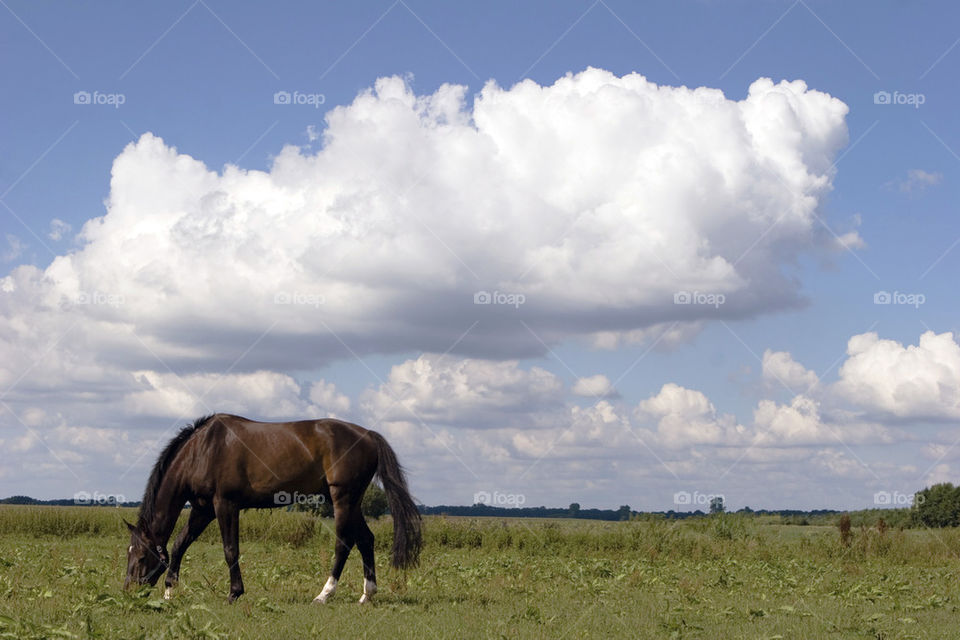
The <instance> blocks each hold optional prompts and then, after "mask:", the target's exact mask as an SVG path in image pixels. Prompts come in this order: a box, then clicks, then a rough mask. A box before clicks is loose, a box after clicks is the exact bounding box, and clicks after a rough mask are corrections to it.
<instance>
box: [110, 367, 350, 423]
mask: <svg viewBox="0 0 960 640" xmlns="http://www.w3.org/2000/svg"><path fill="white" fill-rule="evenodd" d="M133 375H134V378H135V379H136V380H137V382H138V383H139V384H140V386H141V387H142V390H140V391H134V392H131V393H129V394H127V395H126V396H125V398H124V405H125V408H126V410H127V411H129V412H130V413H131V414H134V415H143V416H164V417H171V416H172V417H174V418H176V417H179V416H199V415H200V414H204V413H212V412H214V411H222V412H226V413H236V414H240V415H251V416H262V417H265V418H277V419H281V418H284V419H299V418H311V417H312V418H323V417H327V416H328V415H329V413H330V411H334V412H336V411H341V412H346V411H349V409H350V401H349V399H348V398H347V397H346V396H344V395H342V394H340V393H338V392H337V390H336V387H335V386H334V385H333V384H332V383H327V382H324V381H322V380H321V381H319V382H316V383H314V384H313V385H312V386H311V388H310V392H309V398H308V399H305V398H304V397H303V395H304V393H303V390H302V389H301V386H300V385H299V384H298V383H297V381H296V380H294V379H293V378H292V377H290V376H288V375H286V374H282V373H277V372H274V371H255V372H251V373H236V374H189V375H184V376H178V375H176V374H173V373H158V372H156V371H138V372H135V373H134V374H133Z"/></svg>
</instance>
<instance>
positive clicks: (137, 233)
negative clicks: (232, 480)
mask: <svg viewBox="0 0 960 640" xmlns="http://www.w3.org/2000/svg"><path fill="white" fill-rule="evenodd" d="M846 112H847V108H846V106H845V105H844V104H843V103H842V102H840V101H839V100H837V99H835V98H832V97H830V96H828V95H826V94H823V93H820V92H817V91H813V90H809V89H808V88H807V86H806V85H805V84H804V83H803V82H802V81H794V82H781V83H779V84H774V83H773V82H771V81H770V80H766V79H761V80H757V81H756V82H754V83H753V85H752V86H751V87H750V89H749V93H748V96H747V97H746V98H745V99H744V100H741V101H734V100H730V99H727V98H726V97H725V96H724V95H723V94H722V93H721V92H720V91H718V90H714V89H707V88H699V89H688V88H686V87H679V88H677V87H669V86H658V85H655V84H653V83H650V82H648V81H647V80H646V79H645V78H643V77H642V76H640V75H637V74H631V75H627V76H624V77H616V76H614V75H613V74H610V73H608V72H606V71H602V70H598V69H588V70H587V71H584V72H582V73H579V74H576V75H568V76H566V77H564V78H561V79H560V80H558V81H557V82H556V83H555V84H554V85H552V86H540V85H537V84H536V83H534V82H532V81H529V80H528V81H524V82H522V83H520V84H518V85H516V86H514V87H512V88H509V89H504V88H501V87H498V86H497V85H496V84H494V83H489V84H488V85H487V86H485V87H484V88H483V90H482V91H481V92H480V94H479V95H478V96H477V97H476V99H475V100H474V102H473V104H472V105H469V104H467V102H466V100H465V88H464V87H460V86H451V85H444V86H442V87H441V88H440V89H438V90H437V91H436V92H435V93H434V94H432V95H427V96H417V95H415V94H414V93H413V91H412V89H411V88H410V86H409V85H407V84H406V83H405V82H404V80H402V79H400V78H396V77H393V78H382V79H380V80H378V81H377V82H376V85H375V88H374V89H372V90H369V91H365V92H363V93H362V94H360V95H359V96H358V97H357V98H356V100H355V101H354V102H353V103H352V104H350V105H348V106H342V107H337V108H335V109H333V110H331V111H330V112H329V114H328V115H327V128H326V130H325V133H324V145H323V148H322V149H321V150H320V151H318V152H316V153H303V152H301V151H300V150H299V149H297V148H295V147H286V148H284V149H283V151H282V152H281V153H280V154H279V155H278V156H277V157H276V158H275V160H274V163H273V166H272V168H271V170H270V171H269V172H261V171H247V170H244V169H242V168H239V167H234V166H227V167H226V168H225V169H224V170H223V171H222V172H219V173H218V172H216V171H213V170H211V169H210V168H208V167H207V166H205V165H204V164H203V162H202V161H200V160H197V159H194V158H191V157H189V156H187V155H185V154H182V153H179V152H178V151H177V150H176V149H175V148H174V147H172V146H170V145H168V144H166V143H165V142H164V141H163V140H161V139H160V138H158V137H156V136H154V135H151V134H145V135H144V136H143V137H141V138H140V140H139V141H137V142H136V143H132V144H130V145H129V146H128V147H127V148H126V149H124V150H123V152H122V153H121V154H120V155H119V156H118V157H117V159H116V161H115V162H114V166H113V172H112V178H111V183H110V194H109V198H108V199H107V212H106V214H105V215H104V216H102V217H100V218H97V219H94V220H91V221H90V222H88V223H87V224H86V225H84V227H83V229H82V231H81V233H80V236H79V240H80V248H79V249H78V250H76V251H74V252H72V253H70V254H68V255H63V256H60V257H58V258H56V259H55V260H54V261H53V263H52V264H51V265H50V266H49V267H48V268H46V269H45V270H39V269H36V268H33V267H20V268H18V269H16V270H15V271H14V272H13V273H12V274H11V275H10V276H9V277H8V278H7V279H6V280H5V281H4V282H3V287H2V290H3V295H0V325H2V328H3V329H4V331H3V334H4V335H5V336H7V338H6V339H5V342H6V344H4V347H5V348H7V349H8V350H9V351H10V352H20V351H24V350H26V351H27V352H28V353H27V355H26V360H27V362H32V361H34V360H35V359H36V358H35V356H36V353H37V352H38V351H40V350H41V347H38V346H34V347H33V351H30V350H31V339H32V338H31V332H32V331H34V330H37V331H42V332H43V333H44V334H45V335H51V334H52V335H58V334H59V333H62V332H63V331H65V330H66V328H67V327H69V326H73V323H74V322H77V325H76V326H75V327H74V329H73V332H74V333H73V336H72V338H71V340H70V343H69V345H61V346H60V347H58V350H66V351H69V352H71V353H75V354H84V356H85V357H84V358H81V359H84V360H86V361H90V360H93V359H96V360H98V361H101V362H104V363H107V364H118V365H120V366H122V367H124V368H132V369H144V368H152V367H155V366H156V357H160V358H162V359H163V361H164V362H166V363H167V364H169V365H170V366H171V367H172V368H174V369H175V370H177V371H178V372H182V371H187V370H196V371H204V370H211V369H216V370H222V369H224V368H225V367H226V366H228V365H230V364H233V361H234V358H235V357H236V355H237V352H238V345H240V346H241V350H242V348H244V347H246V346H248V345H249V344H251V343H253V342H254V341H255V340H258V339H259V340H261V341H262V343H261V344H262V347H263V348H260V349H257V350H254V351H253V352H251V353H249V354H248V355H247V357H245V358H244V359H243V361H242V362H240V363H238V364H237V366H238V367H240V368H241V369H243V370H246V371H256V370H258V369H278V368H283V369H286V370H291V369H309V368H312V367H314V366H316V365H317V364H320V363H322V362H325V361H329V360H331V359H336V358H339V357H344V356H347V355H349V350H354V351H356V352H370V351H381V352H391V351H409V350H423V351H437V352H441V351H444V350H446V349H447V348H450V347H451V345H455V347H454V351H455V352H457V353H461V354H468V355H482V356H483V357H494V358H509V357H516V356H518V355H531V354H534V353H540V352H542V351H543V344H542V343H541V341H540V339H542V340H545V341H546V342H547V343H550V342H553V341H558V340H562V339H566V338H570V337H576V336H581V335H583V336H590V337H594V338H595V337H596V336H600V335H602V336H605V338H604V339H605V340H606V342H607V343H612V341H614V340H615V336H616V335H617V334H619V333H622V334H623V335H625V336H627V337H628V339H633V338H634V337H636V336H643V335H645V334H644V331H645V330H648V329H650V328H651V327H656V326H664V323H665V322H672V321H681V323H682V324H689V325H690V326H693V327H696V326H699V323H700V322H702V321H703V319H704V318H712V317H718V316H723V315H726V316H745V315H755V314H758V313H762V312H765V311H769V310H773V309H778V308H783V307H785V306H790V305H795V304H798V302H799V298H798V292H797V285H796V283H795V282H793V281H792V280H790V279H788V278H785V277H784V275H783V273H782V268H783V267H784V265H785V264H786V263H788V262H789V261H791V260H792V258H793V257H794V256H795V255H796V254H797V253H798V252H801V251H804V250H805V249H808V248H810V247H811V245H812V244H813V243H814V242H815V241H816V240H815V238H816V234H814V227H815V225H816V223H815V210H816V208H817V206H818V204H819V201H820V199H821V198H822V197H823V195H824V194H825V193H827V191H828V190H829V189H830V187H831V179H832V174H833V169H832V166H831V163H832V160H833V158H834V155H835V153H836V152H837V150H838V149H839V148H840V147H841V146H842V145H843V144H845V141H846V139H847V138H846V126H845V122H844V116H845V114H846ZM478 291H489V292H491V293H493V292H499V293H500V294H501V295H500V296H493V297H492V303H491V304H486V305H483V304H474V294H475V293H476V292H478ZM677 291H689V292H691V293H693V292H701V293H710V294H722V295H723V296H724V304H723V305H721V306H720V307H719V308H718V307H717V305H714V304H696V303H694V304H674V293H675V292H677ZM503 294H520V295H521V296H523V297H522V298H520V297H516V296H514V297H510V295H507V296H504V295H503ZM481 300H482V298H481ZM498 302H506V304H498ZM518 302H522V304H519V305H518V304H517V303H518ZM694 302H696V298H694ZM518 319H522V320H524V322H525V323H527V326H529V327H531V328H533V329H534V330H535V331H536V332H537V334H538V336H539V338H540V339H538V338H537V337H535V336H533V335H531V332H530V331H528V330H527V328H526V327H525V326H523V324H521V323H520V322H518V321H517V320H518ZM477 321H479V322H477ZM474 322H477V324H476V325H473V323H474ZM471 326H473V329H472V330H471V331H469V332H467V334H466V335H463V334H464V332H465V330H466V329H467V328H468V327H471ZM263 334H266V335H263ZM679 335H682V333H681V334H679ZM343 343H345V344H346V345H348V347H349V349H347V348H346V347H345V346H344V344H343ZM145 347H148V348H145ZM93 354H96V357H95V358H93V357H92V356H93ZM15 360H16V357H14V358H11V359H7V361H6V362H5V363H4V366H5V367H6V366H8V367H10V368H11V370H12V374H11V372H10V371H8V375H16V373H17V371H18V369H17V366H16V364H17V363H16V362H14V361H15Z"/></svg>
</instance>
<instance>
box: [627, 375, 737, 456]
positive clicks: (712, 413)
mask: <svg viewBox="0 0 960 640" xmlns="http://www.w3.org/2000/svg"><path fill="white" fill-rule="evenodd" d="M637 409H638V412H637V413H638V415H639V416H640V418H641V420H643V419H644V418H646V417H652V418H653V419H655V420H656V422H657V428H656V436H657V440H658V441H659V442H660V443H662V444H664V445H667V446H672V447H684V446H690V445H698V444H716V445H736V444H738V443H742V442H744V441H745V439H744V436H745V435H746V429H745V428H744V427H743V426H742V425H739V424H737V422H736V419H735V418H734V417H733V416H731V415H718V413H717V410H716V409H715V408H714V406H713V403H712V402H710V400H709V399H707V396H705V395H704V394H703V393H702V392H700V391H696V390H694V389H687V388H685V387H682V386H680V385H678V384H674V383H672V382H669V383H667V384H665V385H663V387H661V389H660V392H659V393H657V394H656V395H654V396H651V397H650V398H647V399H646V400H643V401H641V402H640V404H639V405H638V407H637Z"/></svg>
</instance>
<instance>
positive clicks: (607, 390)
mask: <svg viewBox="0 0 960 640" xmlns="http://www.w3.org/2000/svg"><path fill="white" fill-rule="evenodd" d="M572 391H573V394H574V395H577V396H584V397H586V398H605V397H609V396H616V395H618V394H617V390H616V389H614V388H613V384H612V383H611V382H610V378H608V377H607V376H605V375H603V374H602V373H598V374H596V375H593V376H588V377H586V378H577V381H576V382H574V383H573V389H572Z"/></svg>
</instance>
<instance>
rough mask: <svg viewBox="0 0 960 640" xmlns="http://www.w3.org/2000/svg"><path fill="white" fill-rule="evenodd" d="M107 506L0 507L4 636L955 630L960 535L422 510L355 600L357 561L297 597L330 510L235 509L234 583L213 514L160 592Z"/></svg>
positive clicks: (741, 520) (321, 566) (324, 544)
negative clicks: (414, 546) (236, 584)
mask: <svg viewBox="0 0 960 640" xmlns="http://www.w3.org/2000/svg"><path fill="white" fill-rule="evenodd" d="M135 515H136V514H135V510H130V509H117V508H109V507H39V506H0V638H251V639H257V638H297V637H328V638H343V637H351V638H357V637H361V638H362V637H400V638H474V637H475V638H564V637H566V638H578V639H579V638H611V637H624V638H711V639H713V638H750V639H768V640H772V639H775V638H803V639H815V638H875V639H883V640H886V639H893V638H960V612H958V606H960V581H958V580H957V576H958V575H960V559H958V553H957V552H958V550H960V531H958V530H956V529H939V530H929V529H927V530H923V529H920V530H911V529H907V530H899V529H897V528H894V527H891V528H887V529H886V530H882V531H881V530H878V529H877V528H875V527H867V526H857V527H854V528H853V530H852V537H851V539H850V541H849V544H848V545H843V544H841V542H840V536H839V534H838V530H837V528H836V527H835V526H829V525H816V526H814V525H811V526H796V525H787V524H783V523H781V522H780V519H779V518H777V517H756V516H739V515H720V516H710V517H703V518H691V519H687V520H683V521H664V520H662V519H649V520H639V521H630V522H595V521H583V520H527V519H494V518H487V519H480V518H473V519H471V518H445V517H440V516H431V517H428V518H426V519H425V523H424V535H425V540H424V542H425V544H424V549H423V554H422V557H421V565H420V567H418V568H417V569H414V570H410V571H407V572H400V571H396V570H394V569H392V568H390V567H389V558H388V550H389V546H390V542H391V537H392V534H391V523H390V520H389V517H385V518H381V519H380V520H377V521H372V522H371V528H372V529H373V531H374V533H375V535H376V536H377V565H378V569H377V571H378V582H379V587H380V592H379V593H378V594H377V596H376V598H375V601H374V604H373V605H368V606H360V605H358V604H357V599H358V598H359V597H360V593H361V588H362V574H361V568H360V559H359V556H358V554H357V553H356V551H354V552H353V553H351V556H350V561H349V562H348V564H347V568H346V570H345V572H344V575H343V579H342V581H341V583H340V588H339V590H338V591H337V593H336V595H335V596H334V598H333V599H332V601H331V602H330V603H328V604H327V605H325V606H318V605H313V604H311V600H312V599H313V597H314V596H315V595H317V593H319V591H320V589H321V587H322V585H323V583H324V581H325V579H326V576H327V572H328V569H329V565H330V561H331V558H332V554H333V536H332V532H331V530H330V523H329V522H328V521H325V520H322V519H317V518H314V517H313V516H311V515H309V514H306V513H297V512H285V511H248V512H245V513H244V514H243V515H242V516H241V529H242V532H241V552H242V557H241V567H242V570H243V577H244V582H245V585H246V594H245V595H244V596H243V597H242V598H241V599H240V600H239V602H238V603H237V604H234V605H229V604H227V601H226V596H227V589H228V577H227V570H226V566H225V563H224V561H223V554H222V549H221V546H220V541H219V531H218V529H217V528H216V526H215V525H214V526H211V527H210V528H209V529H208V530H207V532H206V533H205V534H204V536H203V537H202V538H201V539H200V540H199V541H197V542H196V543H195V544H194V545H193V546H192V547H191V548H190V550H189V552H188V553H187V556H186V559H185V561H184V564H183V568H182V571H181V584H180V587H179V588H178V590H177V592H176V595H175V596H174V599H173V600H171V601H164V600H162V599H161V597H160V596H161V589H160V588H155V589H153V590H148V589H143V590H140V591H135V592H131V593H126V592H124V591H123V590H122V589H121V581H122V579H123V573H124V569H125V562H126V558H125V554H126V545H127V541H128V535H127V534H126V529H125V527H124V526H123V524H122V522H121V516H123V517H126V518H127V519H131V520H132V519H135Z"/></svg>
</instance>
